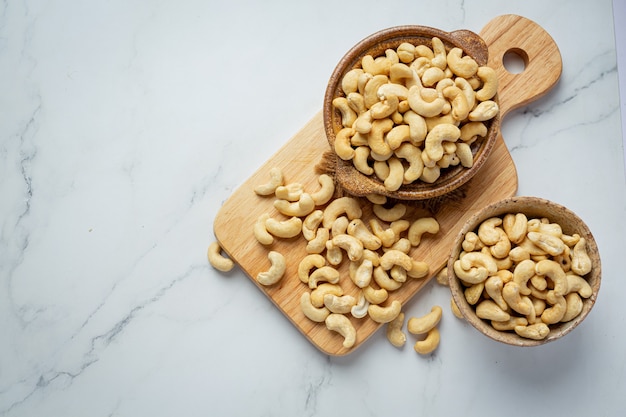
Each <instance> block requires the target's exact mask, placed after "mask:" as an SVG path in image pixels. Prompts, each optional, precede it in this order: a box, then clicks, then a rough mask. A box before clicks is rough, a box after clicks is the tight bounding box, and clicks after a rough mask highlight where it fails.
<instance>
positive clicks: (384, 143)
mask: <svg viewBox="0 0 626 417" xmlns="http://www.w3.org/2000/svg"><path fill="white" fill-rule="evenodd" d="M341 89H342V91H343V94H344V95H345V96H339V97H335V98H334V99H333V101H332V104H333V107H334V108H335V109H337V110H338V111H339V112H340V113H341V123H342V126H343V127H342V129H340V130H339V131H338V132H337V134H336V138H335V142H334V150H335V153H336V154H337V155H338V156H339V157H340V158H341V159H343V160H346V161H349V160H352V162H353V164H354V167H355V168H356V169H357V170H358V171H359V172H361V173H363V174H364V175H367V176H372V175H375V176H376V177H378V178H379V179H380V180H381V181H382V182H383V183H384V186H385V189H387V190H388V191H397V190H398V189H399V188H400V187H401V186H402V185H404V184H411V183H413V182H415V181H423V182H426V183H433V182H435V181H436V180H437V179H438V178H439V176H440V175H441V170H442V169H446V168H448V167H451V166H458V165H459V164H460V165H461V166H463V167H466V168H469V167H471V166H472V165H473V163H474V157H473V153H472V150H471V148H470V146H471V145H472V143H474V142H475V141H476V140H478V138H480V137H484V136H486V135H487V130H488V128H487V122H488V121H489V120H491V119H493V118H494V117H495V116H496V115H497V113H498V111H499V108H498V104H497V103H496V102H495V101H494V100H492V99H493V98H494V96H495V94H496V92H497V89H498V79H497V76H496V73H495V71H494V70H493V69H492V68H490V67H488V66H479V65H478V64H477V63H476V61H475V60H474V59H473V58H471V57H470V56H467V55H463V50H462V49H460V48H457V47H455V48H452V49H450V50H449V51H446V48H445V46H444V44H443V42H442V41H441V40H440V39H439V38H437V37H434V38H432V48H430V47H428V46H427V45H418V46H414V45H412V44H410V43H402V44H401V45H399V46H398V47H397V48H396V49H395V50H393V49H387V50H386V52H385V56H380V57H372V56H371V55H366V56H364V57H363V58H362V60H361V68H354V69H352V70H350V71H348V72H347V73H346V74H345V75H344V77H343V78H342V80H341Z"/></svg>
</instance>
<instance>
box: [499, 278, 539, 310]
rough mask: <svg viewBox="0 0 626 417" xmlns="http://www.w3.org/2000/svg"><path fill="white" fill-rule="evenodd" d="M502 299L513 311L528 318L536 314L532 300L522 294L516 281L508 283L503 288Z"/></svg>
mask: <svg viewBox="0 0 626 417" xmlns="http://www.w3.org/2000/svg"><path fill="white" fill-rule="evenodd" d="M502 298H504V301H506V303H507V304H508V306H509V307H511V308H512V309H513V310H515V311H516V312H518V313H519V314H521V315H522V316H527V315H529V314H531V312H534V307H533V304H532V301H531V300H530V298H528V297H526V296H523V297H522V295H521V294H520V288H519V285H517V283H516V282H515V281H510V282H507V283H506V284H505V285H504V287H503V288H502Z"/></svg>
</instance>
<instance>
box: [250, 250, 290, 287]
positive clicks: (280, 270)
mask: <svg viewBox="0 0 626 417" xmlns="http://www.w3.org/2000/svg"><path fill="white" fill-rule="evenodd" d="M267 258H268V259H269V260H270V264H271V266H270V269H268V270H267V271H264V272H259V274H258V275H257V276H256V280H257V282H258V283H259V284H261V285H274V284H276V283H277V282H278V281H280V280H281V279H282V277H283V275H285V269H286V267H287V264H286V262H285V257H284V256H283V255H282V254H281V253H280V252H276V251H270V252H269V253H268V254H267Z"/></svg>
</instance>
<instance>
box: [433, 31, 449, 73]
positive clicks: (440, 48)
mask: <svg viewBox="0 0 626 417" xmlns="http://www.w3.org/2000/svg"><path fill="white" fill-rule="evenodd" d="M431 42H432V47H433V54H434V56H433V58H432V59H431V60H430V62H431V64H432V65H433V66H434V67H438V68H441V69H443V70H445V69H446V64H447V56H446V47H445V45H444V44H443V42H442V41H441V39H439V38H437V37H433V38H432V40H431Z"/></svg>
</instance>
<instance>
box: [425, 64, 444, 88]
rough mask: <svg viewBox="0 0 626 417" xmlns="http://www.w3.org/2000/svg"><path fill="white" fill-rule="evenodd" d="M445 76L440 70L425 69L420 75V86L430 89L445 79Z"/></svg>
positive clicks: (433, 68) (435, 68) (434, 68)
mask: <svg viewBox="0 0 626 417" xmlns="http://www.w3.org/2000/svg"><path fill="white" fill-rule="evenodd" d="M445 76H446V74H445V72H443V70H442V69H441V68H438V67H430V68H427V69H426V70H425V71H424V73H423V74H422V84H423V85H424V86H426V87H431V86H433V85H435V84H437V83H438V82H439V81H441V80H442V79H443V78H445Z"/></svg>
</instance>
